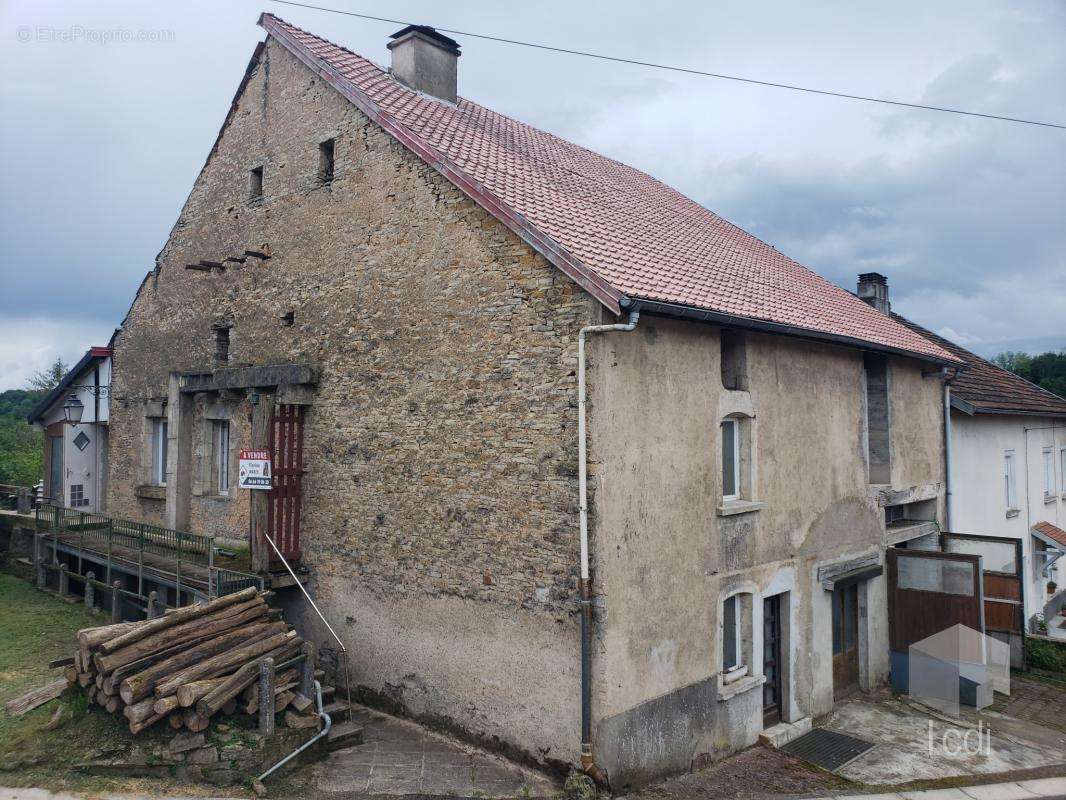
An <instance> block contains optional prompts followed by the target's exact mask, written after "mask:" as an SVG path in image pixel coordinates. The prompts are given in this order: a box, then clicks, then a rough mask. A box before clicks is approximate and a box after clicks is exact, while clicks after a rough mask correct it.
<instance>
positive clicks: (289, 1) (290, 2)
mask: <svg viewBox="0 0 1066 800" xmlns="http://www.w3.org/2000/svg"><path fill="white" fill-rule="evenodd" d="M269 2H272V3H281V4H282V5H286V6H296V7H298V8H310V9H313V10H315V11H328V12H330V13H332V14H343V15H344V16H347V17H359V18H360V19H368V20H372V21H374V22H388V23H392V24H394V25H411V24H414V23H411V22H407V21H406V20H402V19H389V18H388V17H375V16H372V15H370V14H360V13H358V12H356V11H343V10H341V9H339V8H326V7H324V6H316V5H311V4H309V3H297V2H295V0H269ZM434 27H435V26H434ZM436 30H438V31H442V32H444V33H453V34H456V35H458V36H467V37H469V38H472V39H486V40H487V41H490V42H500V43H502V44H514V45H519V46H521V47H532V48H534V49H536V50H548V51H550V52H553V53H566V54H567V55H572V56H584V57H586V58H596V59H599V60H600V61H615V62H618V63H619V64H633V65H635V66H639V67H651V68H653V69H663V70H668V71H670V72H681V73H684V74H686V75H699V76H701V77H705V78H719V79H721V80H725V81H737V82H739V83H752V84H755V85H756V86H770V87H772V88H774V89H788V90H790V91H793V92H806V93H808V94H820V95H824V96H826V97H840V98H843V99H845V100H861V101H863V102H866V103H882V104H884V105H889V106H898V107H900V108H916V109H921V110H923V111H941V112H944V113H947V114H960V115H962V116H966V117H980V118H982V119H996V120H1000V121H1002V122H1017V123H1020V124H1022V125H1038V126H1040V127H1043V128H1059V129H1062V130H1066V125H1060V124H1058V123H1055V122H1040V121H1038V120H1032V119H1022V118H1020V117H1004V116H1000V115H998V114H982V113H980V112H978V111H963V110H962V109H958V108H947V107H945V106H928V105H923V104H921V103H904V102H902V101H900V100H886V99H884V98H882V97H866V96H864V95H860V94H846V93H844V92H832V91H829V90H827V89H811V88H809V87H806V86H796V85H794V84H790V83H778V82H775V81H761V80H757V79H756V78H743V77H741V76H739V75H725V74H723V73H720V72H705V71H704V70H699V69H690V68H688V67H673V66H670V65H668V64H656V63H654V62H652V61H638V60H637V59H634V58H620V57H618V56H607V55H603V54H602V53H589V52H587V51H584V50H570V49H568V48H565V47H553V46H551V45H547V44H537V43H535V42H523V41H520V40H518V39H505V38H503V37H501V36H489V35H488V34H484V33H471V32H470V31H459V30H455V29H453V28H436Z"/></svg>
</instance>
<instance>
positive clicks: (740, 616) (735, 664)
mask: <svg viewBox="0 0 1066 800" xmlns="http://www.w3.org/2000/svg"><path fill="white" fill-rule="evenodd" d="M751 598H752V596H751V594H750V593H747V592H739V593H737V594H732V595H730V596H729V597H726V598H725V599H724V600H722V606H721V609H722V612H721V643H722V650H721V655H722V677H723V680H724V681H725V682H726V683H731V682H732V681H734V680H736V679H737V678H742V677H744V676H745V675H747V674H748V673H749V671H750V670H749V666H748V665H749V663H750V661H751V657H752V656H751V646H752V645H751V630H752V629H751V608H752V605H751Z"/></svg>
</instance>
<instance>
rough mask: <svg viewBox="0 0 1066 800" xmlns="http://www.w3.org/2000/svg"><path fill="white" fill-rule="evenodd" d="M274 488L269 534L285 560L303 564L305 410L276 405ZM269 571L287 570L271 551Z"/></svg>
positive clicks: (270, 497) (270, 498) (272, 433)
mask: <svg viewBox="0 0 1066 800" xmlns="http://www.w3.org/2000/svg"><path fill="white" fill-rule="evenodd" d="M269 449H270V451H271V452H272V453H273V456H274V463H273V471H274V485H273V487H272V488H271V489H270V492H269V494H268V496H267V531H268V532H269V535H270V538H271V539H273V540H274V543H275V544H276V545H277V546H278V549H279V550H281V552H282V555H284V556H285V559H286V560H287V561H288V562H289V563H290V564H293V563H295V562H297V561H299V560H300V487H301V483H302V481H303V473H304V407H303V406H297V405H276V406H274V416H273V419H272V420H271V423H270V438H269ZM270 568H271V570H275V569H284V567H283V566H282V564H281V561H280V559H278V557H277V554H276V553H275V552H274V551H273V550H271V551H270Z"/></svg>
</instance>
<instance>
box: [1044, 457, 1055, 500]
mask: <svg viewBox="0 0 1066 800" xmlns="http://www.w3.org/2000/svg"><path fill="white" fill-rule="evenodd" d="M1042 455H1043V466H1044V497H1045V498H1049V497H1052V496H1054V494H1055V456H1054V451H1052V449H1051V448H1050V447H1045V448H1044V450H1043V453H1042Z"/></svg>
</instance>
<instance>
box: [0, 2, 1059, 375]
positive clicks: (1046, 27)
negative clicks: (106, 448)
mask: <svg viewBox="0 0 1066 800" xmlns="http://www.w3.org/2000/svg"><path fill="white" fill-rule="evenodd" d="M316 1H317V4H321V5H331V6H333V7H338V8H348V9H351V10H357V11H362V12H365V13H369V14H375V15H381V16H387V17H392V18H399V19H409V20H412V21H415V22H422V23H426V24H435V25H438V26H440V27H447V28H454V29H460V30H468V31H473V32H481V33H489V34H495V35H499V36H505V37H513V38H519V39H525V40H531V41H537V42H543V43H548V44H553V45H557V46H561V47H569V48H578V49H585V50H592V51H596V52H602V53H607V54H612V55H619V56H624V57H629V58H637V59H641V60H646V61H655V62H661V63H667V64H675V65H679V66H686V67H692V68H697V69H704V70H710V71H716V72H723V73H732V74H738V75H745V76H751V77H756V78H761V79H765V80H771V81H782V82H788V83H795V84H801V85H808V86H812V87H818V88H828V89H833V90H837V91H842V92H849V93H855V94H867V95H875V96H880V97H886V98H892V99H897V100H905V101H913V102H922V103H928V104H933V105H947V106H955V107H960V108H966V109H971V110H976V111H982V112H987V113H994V114H1002V115H1007V116H1017V117H1029V118H1035V119H1040V120H1047V121H1052V122H1058V123H1066V81H1064V76H1066V2H1063V0H1014V1H1012V0H988V1H985V0H937V2H935V3H929V2H926V1H925V0H921V1H920V2H919V1H918V0H904V1H902V2H900V1H897V2H893V3H878V4H874V3H854V2H850V1H849V2H844V1H843V0H841V1H840V2H818V3H794V2H752V0H743V1H742V2H741V1H740V0H736V1H731V2H720V1H719V2H676V3H670V2H660V3H647V2H629V1H628V0H626V1H623V0H612V2H585V3H574V2H572V0H567V1H566V2H561V1H557V0H547V1H545V0H542V2H539V3H523V4H517V3H515V4H511V3H500V2H498V1H497V2H490V1H489V0H478V1H477V2H463V1H462V0H454V2H451V3H447V4H443V3H433V2H430V1H429V0H316ZM262 10H269V11H272V12H274V13H276V14H277V15H278V16H281V17H283V18H285V19H288V20H289V21H291V22H293V23H295V24H297V25H299V26H301V27H303V28H306V29H308V30H311V31H313V32H315V33H318V34H319V35H322V36H325V37H326V38H329V39H332V40H334V41H336V42H339V43H341V44H344V45H346V46H348V47H350V48H351V49H353V50H355V51H356V52H359V53H361V54H363V55H366V56H367V57H369V58H371V59H373V60H375V61H378V62H379V63H382V62H387V51H386V50H385V42H386V41H387V35H388V34H389V33H392V32H393V30H395V28H396V27H397V26H395V25H389V24H382V23H378V22H368V21H363V20H358V19H353V18H351V17H344V16H340V15H337V14H329V13H323V12H320V11H313V10H308V9H301V8H293V7H289V6H284V5H281V4H277V3H270V2H266V0H260V1H259V2H247V1H245V0H229V1H228V2H225V3H219V2H207V1H206V0H188V1H186V2H183V3H165V4H164V3H152V2H145V1H144V0H137V2H133V0H127V1H125V2H120V1H117V0H98V2H94V3H93V4H92V6H91V7H89V5H88V4H85V3H75V2H49V0H32V2H31V0H5V2H3V3H2V5H0V153H2V160H0V170H2V172H0V277H2V289H3V291H2V292H0V389H6V388H12V387H18V386H22V385H23V384H24V382H25V380H26V377H27V375H28V374H29V373H30V372H31V371H32V370H34V369H37V368H40V367H42V366H43V365H45V364H46V363H48V362H49V361H51V360H52V359H54V358H55V356H56V355H60V356H62V358H63V359H64V360H65V361H67V362H73V361H75V360H77V358H78V357H80V355H81V354H83V353H84V351H85V349H86V348H87V347H88V346H90V345H94V344H105V343H106V342H107V339H108V337H109V336H110V334H111V332H112V330H113V329H114V328H115V327H116V326H117V325H118V324H119V323H120V322H121V320H122V317H123V315H124V314H125V312H126V310H127V308H128V307H129V304H130V301H131V300H132V298H133V294H134V292H135V290H136V288H137V286H138V284H139V282H140V281H141V279H142V278H143V277H144V275H145V273H146V272H148V271H149V270H150V269H151V268H152V266H153V263H154V258H155V255H156V253H158V252H159V250H160V249H161V248H162V246H163V244H164V242H165V240H166V237H167V234H168V233H169V230H170V228H171V226H172V225H173V223H174V220H175V219H176V217H177V214H178V212H179V209H180V207H181V205H182V203H183V202H184V200H185V198H186V196H187V194H188V192H189V189H190V188H191V185H192V182H193V180H194V179H195V178H196V175H197V173H198V171H199V170H200V168H201V167H202V165H203V162H204V159H205V157H206V155H207V153H208V150H209V149H210V147H211V144H212V142H213V141H214V138H215V136H216V134H217V132H218V129H219V126H220V125H221V123H222V120H223V118H224V116H225V113H226V109H227V108H228V105H229V102H230V99H231V97H232V96H233V93H234V91H235V89H236V87H237V84H238V83H239V81H240V79H241V76H242V75H243V71H244V68H245V65H246V64H247V61H248V58H249V56H250V54H251V52H252V49H253V47H254V46H255V43H256V41H258V40H259V39H261V38H262V37H263V31H262V29H261V28H259V27H258V26H257V25H256V24H255V22H256V19H257V18H258V14H259V12H260V11H262ZM46 28H54V29H57V31H58V33H57V34H52V33H49V32H48V31H47V30H46ZM116 28H118V29H122V30H124V31H125V32H127V33H128V34H131V35H133V36H138V35H143V36H144V37H146V38H147V39H148V41H141V42H131V41H125V42H121V41H111V42H109V43H108V42H105V41H102V40H103V39H104V38H105V37H106V36H108V35H109V32H110V31H113V29H116ZM70 29H74V30H73V31H70ZM142 31H143V32H144V33H143V34H141V33H140V32H142ZM66 33H71V34H72V35H74V36H79V37H80V39H79V40H78V41H43V40H42V39H46V38H48V37H50V36H51V37H52V38H53V39H54V38H57V37H58V36H61V35H64V34H66ZM455 38H456V39H458V40H459V41H460V44H461V45H462V47H463V55H462V58H461V59H460V62H459V90H460V93H461V94H463V95H464V96H466V97H469V98H471V99H473V100H477V101H478V102H480V103H482V104H484V105H487V106H489V107H492V108H495V109H496V110H498V111H501V112H503V113H506V114H508V115H511V116H513V117H516V118H518V119H521V120H523V121H525V122H528V123H531V124H533V125H536V126H538V127H541V128H544V129H546V130H548V131H551V132H552V133H555V134H558V135H560V136H563V137H565V138H567V139H570V140H572V141H574V142H577V143H579V144H581V145H584V146H586V147H589V148H591V149H593V150H597V151H599V152H602V153H604V154H606V155H609V156H611V157H614V158H617V159H619V160H621V161H624V162H626V163H628V164H631V165H633V166H635V167H637V168H639V169H642V170H644V171H646V172H649V173H651V174H652V175H654V176H656V177H658V178H660V179H662V180H664V181H666V182H667V183H670V184H672V185H673V186H675V187H677V188H678V189H680V190H681V191H683V192H684V193H686V194H688V195H689V196H691V197H693V198H694V199H695V200H697V201H698V202H700V203H702V204H703V205H705V206H707V207H708V208H710V209H712V210H714V211H715V212H717V213H719V214H721V215H722V216H724V217H726V218H727V219H730V220H732V221H733V222H735V223H737V224H738V225H740V226H742V227H744V228H746V229H748V230H750V231H752V232H753V233H755V234H756V235H757V236H759V237H761V238H762V239H764V240H765V241H767V242H769V243H771V244H773V245H774V246H775V247H777V248H778V249H779V250H781V251H783V252H785V253H787V254H788V255H790V256H792V257H793V258H795V259H797V260H798V261H800V262H801V263H803V264H806V265H807V266H809V267H810V268H811V269H813V270H815V271H816V272H818V273H820V274H821V275H824V276H826V277H827V278H829V279H830V280H833V281H834V282H836V283H838V284H840V285H841V286H844V287H846V288H849V289H852V290H853V289H854V281H855V276H856V274H857V273H859V272H866V271H879V272H883V273H885V274H887V275H888V277H889V284H890V287H891V291H892V300H893V307H894V309H895V310H897V311H900V312H901V313H903V314H905V315H907V316H909V317H911V318H912V319H914V320H916V321H917V322H919V323H921V324H923V325H925V326H927V327H929V328H932V329H933V330H935V331H937V332H939V333H942V334H944V335H946V336H948V337H949V338H952V339H954V340H955V341H957V342H959V343H961V344H963V345H966V346H969V347H971V348H973V349H976V350H977V351H978V352H981V353H983V354H986V355H988V354H993V353H995V352H998V351H999V350H1002V349H1007V348H1011V349H1029V350H1033V351H1043V350H1047V349H1059V348H1066V131H1063V130H1055V129H1050V128H1037V127H1032V126H1025V125H1016V124H1010V123H1005V122H996V121H990V120H978V119H972V118H964V117H957V116H954V115H948V114H936V113H932V112H919V111H903V110H897V109H892V108H889V107H887V106H877V105H872V104H867V103H856V102H851V101H846V100H837V99H832V98H825V97H817V96H814V95H808V94H798V93H793V92H787V91H782V90H777V89H770V88H763V87H757V86H750V85H743V84H737V83H731V82H724V81H719V80H712V79H708V78H700V77H692V76H686V75H682V74H679V73H671V72H663V71H659V70H652V69H648V68H644V67H637V66H626V65H621V64H616V63H606V62H599V61H594V60H591V59H585V58H578V57H574V56H566V55H560V54H553V53H547V52H543V51H537V50H531V49H527V48H519V47H513V46H509V45H504V44H497V43H490V42H485V41H479V40H476V39H470V38H464V37H463V36H459V35H456V36H455ZM24 39H28V41H23V40H24Z"/></svg>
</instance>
